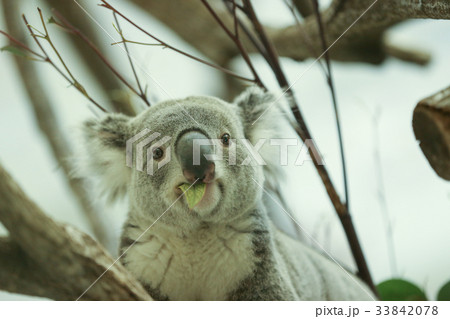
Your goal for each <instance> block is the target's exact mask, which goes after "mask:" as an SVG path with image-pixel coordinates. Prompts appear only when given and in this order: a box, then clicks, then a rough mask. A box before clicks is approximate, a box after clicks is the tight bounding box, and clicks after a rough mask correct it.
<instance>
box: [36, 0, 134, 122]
mask: <svg viewBox="0 0 450 319" xmlns="http://www.w3.org/2000/svg"><path fill="white" fill-rule="evenodd" d="M44 1H45V2H46V3H48V5H49V6H50V7H52V8H55V9H56V10H58V12H60V13H61V15H62V16H64V17H65V18H66V19H67V20H69V21H72V22H73V23H74V24H75V25H76V27H77V28H78V29H79V30H80V32H82V33H83V34H84V35H85V36H86V37H87V38H88V39H90V40H91V41H92V42H93V43H102V42H104V41H103V36H102V35H103V33H102V34H101V35H100V34H99V32H97V31H98V29H99V28H98V27H97V26H94V24H93V22H92V20H91V19H90V18H89V17H88V16H87V15H86V13H85V12H83V10H82V9H81V8H80V7H79V6H78V5H77V4H76V3H75V1H61V0H44ZM102 32H103V31H102ZM67 39H68V40H69V41H71V43H72V44H73V45H74V47H75V49H76V52H77V53H78V54H79V55H80V56H81V58H82V61H83V62H84V63H85V64H86V69H87V71H88V72H89V73H90V75H91V76H92V77H93V78H94V79H96V80H97V83H98V84H99V85H100V87H101V88H103V90H104V92H106V94H107V96H108V97H109V98H110V102H111V105H112V109H113V110H114V111H115V112H119V113H123V114H126V115H130V116H132V115H135V114H136V111H135V110H134V109H133V106H132V105H130V104H129V103H128V102H127V101H124V100H122V99H116V98H113V96H114V95H115V94H114V92H118V91H122V90H123V86H122V85H121V83H120V81H119V80H118V79H117V78H116V77H114V76H110V75H111V73H110V72H111V71H110V70H109V69H108V68H107V67H106V66H105V64H103V63H99V60H98V57H97V56H96V54H95V53H94V52H93V51H92V50H91V49H90V48H89V47H88V46H86V44H85V43H84V41H83V40H81V39H80V38H78V37H67ZM105 47H106V46H105Z"/></svg>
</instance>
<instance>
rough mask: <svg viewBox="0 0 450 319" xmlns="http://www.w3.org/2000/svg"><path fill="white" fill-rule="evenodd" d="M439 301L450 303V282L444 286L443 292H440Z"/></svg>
mask: <svg viewBox="0 0 450 319" xmlns="http://www.w3.org/2000/svg"><path fill="white" fill-rule="evenodd" d="M437 300H438V301H450V281H449V282H448V283H446V284H445V285H444V286H442V288H441V290H439V292H438V296H437Z"/></svg>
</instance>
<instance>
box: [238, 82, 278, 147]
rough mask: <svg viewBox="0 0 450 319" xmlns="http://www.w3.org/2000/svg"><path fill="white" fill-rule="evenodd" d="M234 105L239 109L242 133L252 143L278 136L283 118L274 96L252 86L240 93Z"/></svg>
mask: <svg viewBox="0 0 450 319" xmlns="http://www.w3.org/2000/svg"><path fill="white" fill-rule="evenodd" d="M234 104H237V105H238V106H239V107H240V111H241V114H240V115H241V118H242V120H243V124H244V131H245V132H244V133H245V136H246V138H248V139H249V140H250V141H251V142H252V143H256V142H257V141H258V140H259V139H261V138H267V139H269V138H274V137H276V136H277V135H278V134H279V130H278V128H277V127H278V126H279V125H281V123H280V120H281V121H282V118H283V116H281V110H280V106H279V103H277V100H276V98H275V96H274V95H273V94H272V93H270V92H267V91H264V90H263V89H261V88H259V87H257V86H252V87H250V88H248V89H247V90H246V91H244V92H243V93H241V94H240V95H239V96H238V97H237V98H236V99H235V100H234Z"/></svg>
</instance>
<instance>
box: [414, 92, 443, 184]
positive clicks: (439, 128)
mask: <svg viewBox="0 0 450 319" xmlns="http://www.w3.org/2000/svg"><path fill="white" fill-rule="evenodd" d="M413 129H414V134H415V135H416V138H417V140H418V141H419V142H420V148H421V149H422V152H423V153H424V154H425V157H426V158H427V160H428V162H429V163H430V165H431V167H432V168H433V169H434V171H435V172H436V173H437V174H438V175H439V176H440V177H442V178H443V179H446V180H448V181H450V87H448V88H446V89H444V90H442V91H440V92H438V93H436V94H434V95H432V96H430V97H428V98H426V99H423V100H422V101H420V102H419V104H417V106H416V108H415V110H414V116H413Z"/></svg>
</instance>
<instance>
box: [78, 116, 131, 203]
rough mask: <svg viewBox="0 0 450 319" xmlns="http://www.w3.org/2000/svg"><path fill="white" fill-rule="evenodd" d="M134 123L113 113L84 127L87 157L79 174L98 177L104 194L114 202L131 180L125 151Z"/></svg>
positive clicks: (122, 193)
mask: <svg viewBox="0 0 450 319" xmlns="http://www.w3.org/2000/svg"><path fill="white" fill-rule="evenodd" d="M130 120H131V118H130V117H127V116H124V115H121V114H111V115H107V116H106V117H105V118H103V119H100V120H99V119H92V120H88V121H86V122H85V123H84V125H83V140H84V141H83V142H84V143H83V144H84V153H85V154H84V156H83V160H82V161H81V165H80V166H81V167H79V172H80V173H81V174H82V175H84V176H86V177H91V176H95V177H98V182H99V183H98V184H99V185H98V187H99V188H100V192H101V193H102V194H105V195H107V196H108V197H109V199H111V200H114V199H117V198H119V197H122V196H123V195H125V194H126V191H127V185H128V183H129V181H130V176H131V174H130V169H129V168H128V167H127V166H126V151H125V147H126V141H127V139H128V138H129V135H130V131H131V128H130Z"/></svg>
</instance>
